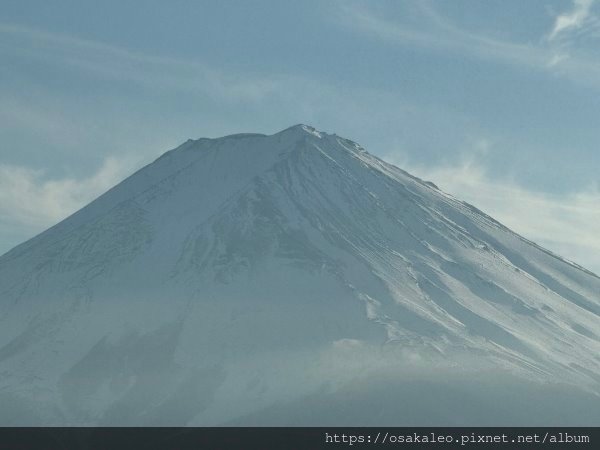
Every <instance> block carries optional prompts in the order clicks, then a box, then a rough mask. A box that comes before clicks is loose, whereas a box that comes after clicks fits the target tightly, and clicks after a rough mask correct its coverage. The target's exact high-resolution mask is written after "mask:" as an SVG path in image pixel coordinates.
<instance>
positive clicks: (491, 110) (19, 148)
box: [0, 0, 600, 273]
mask: <svg viewBox="0 0 600 450" xmlns="http://www.w3.org/2000/svg"><path fill="white" fill-rule="evenodd" d="M599 18H600V2H594V0H575V1H571V0H562V1H545V0H539V1H522V0H516V1H507V0H502V1H500V0H497V1H494V2H492V1H485V2H482V1H476V0H473V1H452V2H450V1H439V2H434V1H431V2H428V1H418V2H416V1H415V2H411V1H402V2H400V1H389V2H384V1H377V2H374V1H369V2H360V1H322V0H319V1H307V0H303V1H301V2H282V1H279V0H274V1H242V0H239V1H222V0H221V1H197V0H196V1H170V2H165V1H144V2H142V1H135V2H134V1H126V0H118V1H112V0H104V1H101V2H100V1H82V0H73V1H53V2H48V1H26V0H15V1H12V0H0V58H1V63H0V253H3V252H4V251H7V250H9V249H10V248H11V247H13V246H14V245H16V244H18V243H20V242H21V241H23V240H25V239H27V238H29V237H31V236H33V235H34V234H36V233H38V232H40V231H42V230H43V229H45V228H46V227H48V226H50V225H52V224H54V223H56V222H57V221H58V220H60V219H62V218H64V217H65V216H66V215H68V214H69V213H71V212H73V211H74V210H76V209H77V208H79V207H81V206H83V205H84V204H85V203H87V202H88V201H90V200H91V199H93V198H94V197H95V196H96V195H98V194H100V193H102V192H103V191H104V190H106V189H107V188H109V187H110V186H112V185H113V184H114V183H116V182H117V181H119V180H120V179H122V178H123V177H125V176H126V175H128V174H130V173H131V172H132V171H133V170H134V169H136V168H138V167H140V166H141V165H142V164H145V163H148V162H150V161H152V160H153V159H154V158H156V157H157V156H158V155H159V154H161V153H162V152H164V151H166V150H168V149H170V148H173V147H175V146H177V145H178V144H180V143H182V142H183V141H185V140H186V139H188V138H198V137H204V136H207V137H217V136H221V135H226V134H231V133H237V132H249V131H251V132H262V133H268V134H270V133H273V132H277V131H279V130H281V129H283V128H286V127H288V126H290V125H292V124H296V123H307V124H310V125H313V126H314V127H316V128H317V129H321V130H324V131H328V132H335V133H337V134H339V135H342V136H345V137H348V138H350V139H353V140H355V141H357V142H359V143H361V144H362V145H363V146H364V147H366V148H367V149H368V150H369V151H370V152H371V153H374V154H376V155H378V156H380V157H383V158H385V159H387V160H388V161H391V162H394V163H395V164H397V165H399V166H401V167H403V168H405V169H407V170H409V171H411V172H413V173H415V174H416V175H419V176H423V177H425V178H427V179H431V180H432V181H434V182H435V183H436V184H438V185H439V186H440V187H441V188H442V189H444V190H446V191H448V192H450V193H452V194H454V195H456V196H457V197H460V198H461V199H464V200H467V201H469V202H471V203H474V204H475V205H476V206H478V207H480V208H482V209H484V210H485V211H486V212H488V213H490V214H491V215H492V216H494V217H496V218H497V219H499V220H500V221H502V222H504V223H505V224H506V225H508V226H510V227H511V228H513V229H514V230H516V231H517V232H520V233H521V234H523V235H525V236H526V237H528V238H530V239H533V240H534V241H536V242H538V243H540V244H541V245H543V246H545V247H547V248H549V249H551V250H554V251H556V252H558V253H560V254H562V255H564V256H566V257H567V258H570V259H573V260H575V261H576V262H578V263H580V264H582V265H585V266H587V267H588V268H590V269H591V270H593V271H595V272H597V273H600V233H599V232H598V230H599V229H600V226H599V225H598V224H599V223H600V187H599V186H600V181H599V180H600V175H599V173H600V156H599V153H600V148H599V143H600V45H599V44H600V20H599Z"/></svg>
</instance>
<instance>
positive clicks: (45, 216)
mask: <svg viewBox="0 0 600 450" xmlns="http://www.w3.org/2000/svg"><path fill="white" fill-rule="evenodd" d="M132 165H133V164H132V162H131V161H127V160H123V159H116V158H107V159H106V160H105V161H104V163H103V165H102V166H101V167H100V168H99V169H98V171H97V172H96V173H94V174H93V175H92V176H90V177H88V178H83V179H77V178H71V177H66V178H61V179H47V178H46V177H45V174H44V172H43V171H41V170H32V169H29V168H26V167H20V166H10V165H6V164H0V232H1V233H2V234H6V235H11V236H20V237H22V238H23V239H24V238H26V237H31V235H32V234H34V233H38V232H41V231H43V230H44V229H45V228H47V227H49V226H51V225H54V224H55V223H57V222H58V221H60V220H62V219H64V218H66V217H67V216H69V215H70V214H72V213H74V212H75V211H77V210H78V209H79V208H81V207H82V206H84V205H85V204H87V203H89V202H90V201H91V200H93V199H94V198H96V197H97V196H98V195H100V194H102V193H103V192H104V191H106V190H107V189H109V188H110V187H112V186H113V185H114V184H116V183H117V182H119V181H121V180H122V179H123V178H124V177H125V176H126V175H127V174H128V173H129V172H130V170H131V168H132ZM3 250H8V248H5V249H3ZM0 253H2V251H1V250H0Z"/></svg>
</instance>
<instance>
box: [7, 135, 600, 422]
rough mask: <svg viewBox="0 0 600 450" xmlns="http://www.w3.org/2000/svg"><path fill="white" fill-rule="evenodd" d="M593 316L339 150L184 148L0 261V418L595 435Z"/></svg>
mask: <svg viewBox="0 0 600 450" xmlns="http://www.w3.org/2000/svg"><path fill="white" fill-rule="evenodd" d="M599 316H600V279H599V278H598V277H597V276H596V275H594V274H592V273H590V272H588V271H586V270H584V269H583V268H581V267H578V266H576V265H574V264H572V263H569V262H567V261H564V260H563V259H561V258H559V257H557V256H555V255H553V254H551V253H550V252H548V251H546V250H544V249H542V248H540V247H538V246H536V245H535V244H533V243H531V242H529V241H527V240H525V239H524V238H522V237H520V236H518V235H516V234H515V233H513V232H511V231H510V230H508V229H507V228H505V227H504V226H502V225H501V224H499V223H497V222H496V221H494V220H493V219H492V218H490V217H488V216H486V215H485V214H483V213H482V212H481V211H479V210H477V209H476V208H474V207H472V206H470V205H468V204H465V203H463V202H460V201H458V200H456V199H454V198H453V197H451V196H449V195H447V194H445V193H443V192H441V191H439V190H438V189H437V188H435V186H434V185H432V184H431V183H427V182H423V181H422V180H419V179H417V178H415V177H413V176H411V175H409V174H407V173H406V172H404V171H402V170H400V169H398V168H396V167H394V166H392V165H389V164H387V163H385V162H383V161H381V160H380V159H378V158H376V157H374V156H372V155H370V154H369V153H367V152H366V151H365V150H364V149H363V148H361V147H360V146H359V145H358V144H356V143H354V142H352V141H349V140H347V139H344V138H341V137H339V136H336V135H331V134H326V133H322V132H319V131H317V130H315V129H313V128H311V127H308V126H305V125H298V126H294V127H291V128H289V129H286V130H284V131H282V132H280V133H277V134H274V135H272V136H265V135H259V134H239V135H233V136H227V137H224V138H220V139H199V140H196V141H192V140H189V141H187V142H186V143H184V144H183V145H181V146H180V147H178V148H177V149H175V150H172V151H170V152H167V153H165V154H164V155H163V156H162V157H160V158H159V159H158V160H156V161H155V162H154V163H152V164H150V165H148V166H146V167H144V168H143V169H141V170H140V171H138V172H137V173H135V174H134V175H132V176H131V177H129V178H128V179H126V180H125V181H123V182H122V183H120V184H119V185H117V186H115V187H114V188H113V189H111V190H110V191H108V192H107V193H106V194H104V195H103V196H101V197H100V198H98V199H97V200H95V201H94V202H92V203H91V204H89V205H88V206H86V207H85V208H83V209H82V210H80V211H79V212H77V213H76V214H74V215H73V216H71V217H69V218H68V219H66V220H65V221H63V222H61V223H59V224H58V225H56V226H54V227H53V228H51V229H49V230H47V231H46V232H44V233H42V234H40V235H39V236H37V237H35V238H33V239H31V240H30V241H28V242H25V243H24V244H21V245H20V246H18V247H16V248H15V249H13V250H11V251H10V252H8V253H6V254H5V255H3V256H2V257H0V424H10V423H17V424H35V423H43V424H48V425H56V424H78V425H83V424H135V425H138V424H140V425H159V424H160V425H183V424H193V425H218V424H227V423H241V424H245V423H249V424H261V425H264V424H296V423H298V424H300V423H302V424H306V423H308V424H311V423H312V422H311V420H312V421H317V420H319V419H318V418H319V417H321V419H322V418H325V417H326V418H328V420H329V421H330V422H331V423H332V424H349V423H352V424H361V423H363V422H364V421H365V418H366V417H371V418H372V417H385V418H386V419H385V420H387V421H388V422H389V423H390V424H398V423H399V422H400V423H407V424H408V423H413V422H414V423H416V424H422V425H429V424H477V423H484V422H485V420H491V419H492V418H494V420H496V419H497V420H500V421H502V423H511V421H512V422H513V423H522V422H518V421H519V420H529V421H530V422H531V423H536V424H537V423H539V424H552V423H558V424H563V423H565V421H566V420H575V422H574V423H573V424H597V423H599V421H600V407H598V406H597V405H598V404H600V402H598V400H599V399H600V398H599V397H598V395H599V393H600V325H599ZM374 380H378V381H377V382H375V381H374ZM386 380H387V381H386ZM390 380H392V381H390ZM415 380H416V381H415ZM452 380H454V381H452ZM465 380H468V382H466V385H465ZM415 382H416V383H417V384H418V386H416V385H415V384H414V383H415ZM374 383H375V384H374ZM411 383H412V384H411ZM419 383H420V384H419ZM422 383H426V386H429V387H431V386H435V388H433V389H430V388H429V387H427V388H423V384H422ZM382 386H383V387H382ZM385 386H388V387H389V389H388V391H387V392H388V394H386V395H383V396H382V394H381V390H382V389H383V390H385ZM407 386H413V387H414V389H412V390H411V389H407ZM415 386H416V387H415ZM419 389H422V391H423V395H420V396H417V397H415V395H414V392H420V391H419ZM505 391H506V392H519V394H518V397H519V398H520V399H524V398H527V395H531V399H530V401H528V402H526V404H527V405H528V406H527V407H524V406H523V405H520V404H519V403H518V401H517V399H516V397H515V398H511V396H510V395H499V396H498V398H496V397H494V395H491V396H490V393H491V392H505ZM428 392H436V394H435V395H436V396H437V397H436V398H443V395H442V394H441V393H447V399H448V402H449V404H456V402H455V401H454V398H455V396H456V395H460V398H461V399H463V400H464V405H463V406H462V408H463V409H462V410H460V411H461V412H460V413H459V414H458V416H457V414H456V411H453V412H451V413H450V412H449V413H448V414H441V415H440V414H439V411H438V410H437V409H436V408H439V404H440V401H441V403H442V404H443V402H444V400H443V399H442V400H440V401H438V402H437V405H438V406H434V404H431V403H428V402H427V399H425V400H424V397H425V398H426V397H427V393H428ZM431 395H433V394H431ZM315 396H316V397H315ZM353 396H354V397H356V398H353ZM321 397H323V398H327V399H328V400H327V401H325V400H324V401H323V403H319V402H317V403H315V398H321ZM358 398H360V399H363V400H361V404H363V405H364V404H367V405H369V404H370V405H371V409H369V408H366V409H365V410H364V414H363V415H362V416H361V415H360V414H359V415H358V416H357V412H356V408H354V407H352V402H353V401H356V399H358ZM365 398H367V399H371V400H370V403H369V401H364V399H365ZM550 398H552V399H560V400H559V401H560V404H561V411H563V414H561V413H560V411H558V412H556V411H555V412H552V408H551V407H550V406H549V405H548V404H552V403H553V401H549V399H550ZM382 399H387V401H389V402H390V403H391V404H390V405H387V406H385V405H384V404H385V402H384V401H383V400H382ZM462 402H463V401H461V403H462ZM515 402H516V403H515ZM569 402H570V403H569ZM398 404H403V405H405V406H406V407H403V408H400V407H398ZM417 404H418V405H419V406H418V408H417V407H416V405H417ZM492 404H493V405H496V407H495V408H496V409H493V408H492V409H493V410H490V405H492ZM336 405H337V406H336ZM423 405H425V406H423ZM427 405H429V406H427ZM498 405H500V406H498ZM531 405H533V406H531ZM535 405H538V406H537V407H536V406H535ZM582 405H583V406H582ZM594 405H595V406H594ZM415 408H416V409H415ZM419 408H420V409H419ZM569 408H571V409H573V411H580V412H581V414H580V415H581V418H580V419H579V418H578V419H573V416H572V415H569V416H567V415H566V413H564V411H567V410H569ZM363 409H364V408H363ZM359 410H360V408H359ZM416 410H419V411H421V412H420V413H419V414H413V415H411V414H408V413H407V411H416ZM434 410H435V411H437V412H435V411H434ZM310 411H313V412H314V414H313V415H312V416H311V413H310ZM482 411H484V413H483V414H482ZM494 411H495V412H494ZM507 411H508V412H507ZM317 412H319V413H318V414H317ZM374 413H377V414H374ZM319 414H321V416H319ZM382 414H383V416H382ZM540 414H541V415H540ZM544 414H546V415H544ZM552 414H554V415H552ZM311 417H312V418H311ZM415 417H416V418H418V419H415ZM457 417H458V419H457ZM521 417H523V418H522V419H521ZM568 417H571V419H568ZM578 417H579V416H578ZM332 418H333V419H332ZM382 420H383V419H382ZM382 420H380V422H381V421H382ZM536 420H537V422H536ZM577 420H579V421H577ZM398 421H399V422H398ZM456 421H458V422H456ZM482 421H483V422H482ZM581 421H584V422H585V423H582V422H581ZM319 423H321V422H315V423H314V424H319Z"/></svg>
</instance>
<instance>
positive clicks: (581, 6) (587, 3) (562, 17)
mask: <svg viewBox="0 0 600 450" xmlns="http://www.w3.org/2000/svg"><path fill="white" fill-rule="evenodd" d="M593 3H594V0H574V1H573V8H572V9H571V10H570V11H568V12H565V13H562V14H559V15H558V16H557V17H556V20H555V21H554V26H553V27H552V31H551V32H550V34H549V35H548V39H549V40H554V39H556V38H557V37H558V36H559V35H561V34H564V33H566V32H568V31H572V30H576V29H579V28H581V27H582V26H583V25H584V24H585V23H586V21H587V20H588V19H589V18H590V13H591V8H592V5H593Z"/></svg>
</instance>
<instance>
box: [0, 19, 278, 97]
mask: <svg viewBox="0 0 600 450" xmlns="http://www.w3.org/2000/svg"><path fill="white" fill-rule="evenodd" d="M0 35H4V37H5V38H10V39H11V41H10V43H9V42H7V41H5V44H4V45H0V52H3V53H13V54H15V53H16V54H18V55H19V56H20V57H22V58H24V57H28V58H36V59H38V60H43V61H46V62H50V63H57V64H61V65H63V66H64V67H71V68H76V69H79V70H85V71H87V72H88V73H92V74H94V75H95V76H97V77H99V78H106V79H112V80H119V81H125V82H127V81H129V82H136V83H139V84H141V85H146V86H149V87H153V88H168V89H171V90H180V91H186V92H192V93H196V94H202V95H205V96H209V97H216V98H218V99H219V100H221V101H223V100H225V101H245V100H260V99H261V98H262V97H264V96H266V95H269V94H270V93H272V92H273V91H274V90H276V89H278V87H279V84H280V82H281V80H279V79H278V77H276V76H266V75H260V76H250V75H248V74H243V76H241V75H235V74H231V73H228V72H225V71H222V70H218V69H216V68H214V67H211V66H209V65H207V64H204V63H203V62H201V61H194V60H187V59H181V58H172V57H167V56H156V55H150V54H146V53H142V52H138V51H133V50H129V49H126V48H121V47H117V46H114V45H108V44H105V43H102V42H96V41H91V40H87V39H82V38H79V37H74V36H70V35H64V34H60V33H51V32H47V31H43V30H38V29H34V28H29V27H24V26H21V25H15V24H9V23H0Z"/></svg>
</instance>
